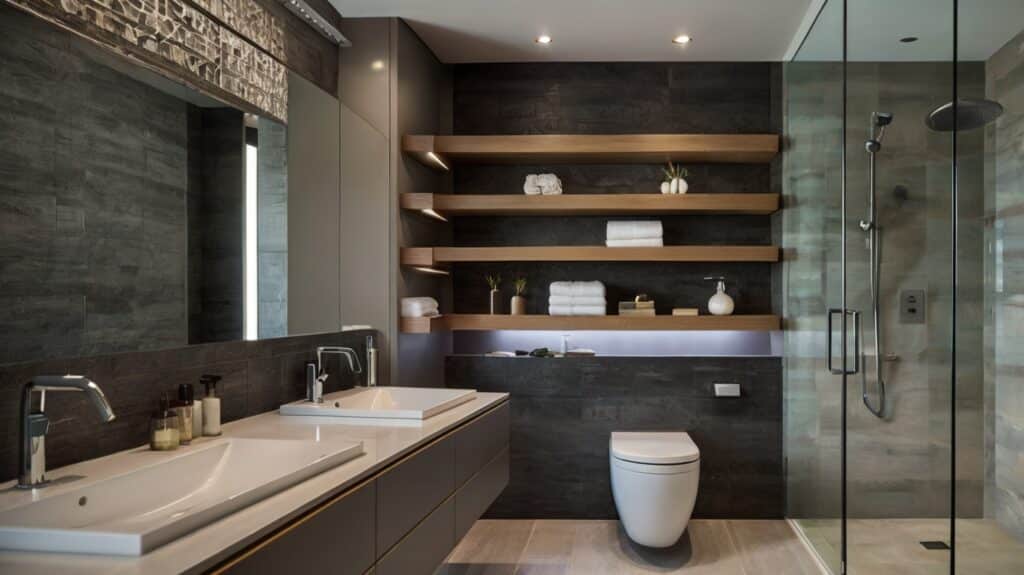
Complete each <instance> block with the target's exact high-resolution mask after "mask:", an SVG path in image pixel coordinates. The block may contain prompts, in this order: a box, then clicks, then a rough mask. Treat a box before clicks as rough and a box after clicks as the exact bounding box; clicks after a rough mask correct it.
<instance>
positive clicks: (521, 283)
mask: <svg viewBox="0 0 1024 575" xmlns="http://www.w3.org/2000/svg"><path fill="white" fill-rule="evenodd" d="M512 285H513V286H514V287H515V288H516V295H519V296H521V295H523V294H524V293H526V278H516V281H514V282H512Z"/></svg>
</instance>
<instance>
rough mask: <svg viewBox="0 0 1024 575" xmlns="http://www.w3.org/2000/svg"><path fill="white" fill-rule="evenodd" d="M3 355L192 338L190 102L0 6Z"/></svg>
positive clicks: (107, 349)
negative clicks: (188, 299)
mask: <svg viewBox="0 0 1024 575" xmlns="http://www.w3.org/2000/svg"><path fill="white" fill-rule="evenodd" d="M0 37H2V38H3V39H4V40H3V41H0V62H2V64H0V363H6V362H10V361H15V360H24V359H26V358H36V357H54V356H72V355H82V354H96V353H111V352H115V351H126V350H134V349H138V348H139V347H140V346H147V347H150V348H159V347H167V346H175V345H184V344H185V343H186V341H187V340H186V337H187V334H186V329H185V317H186V309H185V283H186V282H185V280H186V278H185V273H186V272H185V263H184V262H185V251H186V249H187V248H186V246H187V240H186V237H185V217H186V215H185V194H186V189H187V186H188V181H187V173H186V163H187V153H186V142H187V138H188V134H187V129H186V114H187V108H186V104H185V103H184V102H183V101H181V100H178V99H176V98H174V97H171V96H168V95H166V94H164V93H162V92H160V91H158V90H156V89H154V88H152V87H150V86H147V85H145V84H143V83H141V82H138V81H136V80H133V79H131V78H129V77H127V76H125V75H124V74H121V73H120V72H117V71H115V70H114V69H112V68H110V67H108V66H107V65H106V64H105V63H104V62H105V61H106V58H108V57H109V56H107V55H106V53H104V52H103V51H101V50H100V49H99V48H96V47H95V46H93V45H91V44H89V43H87V42H85V41H83V40H81V39H78V38H76V37H73V36H71V35H70V34H68V33H66V32H63V31H60V30H58V29H56V28H55V27H53V26H51V25H49V24H46V23H44V22H42V21H40V20H38V19H37V18H34V17H32V16H28V15H26V14H24V13H22V12H21V11H19V10H16V9H14V8H10V7H8V6H0Z"/></svg>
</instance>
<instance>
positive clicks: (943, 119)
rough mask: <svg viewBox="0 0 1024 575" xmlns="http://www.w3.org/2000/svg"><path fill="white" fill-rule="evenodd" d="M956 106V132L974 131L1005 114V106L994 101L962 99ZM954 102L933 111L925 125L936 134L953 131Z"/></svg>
mask: <svg viewBox="0 0 1024 575" xmlns="http://www.w3.org/2000/svg"><path fill="white" fill-rule="evenodd" d="M957 102H958V103H957V106H956V130H957V131H960V132H962V131H964V130H973V129H975V128H980V127H982V126H984V125H985V124H988V123H990V122H994V121H995V120H996V118H998V117H999V116H1001V115H1002V114H1003V106H1002V105H1001V104H1000V103H999V102H994V101H992V100H978V99H973V98H960V99H959V100H957ZM953 116H954V114H953V102H946V103H945V104H943V105H941V106H939V107H938V108H935V109H934V110H932V113H931V114H928V117H927V118H925V120H924V123H925V124H927V125H928V127H929V128H931V129H932V130H935V131H936V132H952V131H953V122H954V118H953Z"/></svg>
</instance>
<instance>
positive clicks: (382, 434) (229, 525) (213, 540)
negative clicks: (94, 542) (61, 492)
mask: <svg viewBox="0 0 1024 575" xmlns="http://www.w3.org/2000/svg"><path fill="white" fill-rule="evenodd" d="M507 398H508V394H507V393H478V394H477V395H476V397H475V398H474V399H473V400H471V401H469V402H466V403H463V404H461V405H458V406H456V407H454V408H452V409H450V410H448V411H445V412H443V413H440V414H438V415H436V416H434V417H431V418H430V419H427V420H425V421H423V422H422V423H420V422H416V423H398V424H374V423H371V424H359V423H349V422H347V421H339V420H338V419H337V418H326V417H289V416H282V415H279V414H278V413H277V412H276V411H273V412H268V413H263V414H260V415H256V416H253V417H248V418H246V419H241V420H238V421H234V422H232V423H228V424H225V425H224V427H223V435H222V436H221V437H237V438H262V439H308V440H316V441H321V442H330V443H344V442H350V441H361V442H362V444H363V451H364V453H363V455H362V456H360V457H356V458H355V459H353V460H351V461H348V462H346V463H343V464H341V465H339V466H337V467H334V468H332V469H330V470H328V471H326V472H324V473H321V474H320V475H317V476H315V477H313V478H311V479H308V480H306V481H304V482H302V483H300V484H298V485H296V486H294V487H292V488H290V489H287V490H285V491H282V492H280V493H278V494H276V495H273V496H271V497H268V498H267V499H264V500H262V501H260V502H258V503H256V504H254V505H251V506H249V507H247V508H245V509H243V510H241V511H238V512H236V513H233V514H231V515H228V516H226V517H224V518H223V519H220V520H219V521H216V522H214V523H211V524H209V525H207V526H206V527H203V528H202V529H199V530H197V531H195V532H194V533H192V534H191V535H187V536H185V537H181V538H179V539H177V540H175V541H172V542H171V543H168V544H166V545H164V546H162V547H159V548H157V549H155V550H153V551H151V552H149V553H147V554H146V555H143V556H141V557H115V556H103V555H77V554H60V553H28V552H13V551H0V572H3V573H83V574H93V573H96V574H99V573H104V574H109V573H147V574H149V573H183V572H187V573H194V572H202V571H205V570H208V569H210V568H212V567H214V566H216V565H217V564H219V563H220V562H222V561H223V560H225V559H227V558H228V557H230V556H232V555H234V554H235V553H237V552H238V551H240V550H242V549H244V548H245V547H247V546H248V545H250V544H252V543H253V542H255V541H257V540H258V539H260V538H262V537H263V536H265V535H267V534H268V533H270V532H272V531H274V530H275V529H277V528H278V527H280V526H282V525H284V524H286V523H288V522H289V521H291V520H292V519H294V518H295V517H298V516H300V515H302V514H303V513H304V512H306V511H307V510H309V509H311V508H313V507H315V506H316V505H318V504H319V503H321V502H323V501H326V500H328V499H330V498H331V497H333V496H335V495H337V494H339V493H341V492H343V491H345V490H346V489H348V488H349V487H351V486H353V485H355V484H356V483H358V482H359V481H361V480H363V479H365V478H367V477H369V476H370V475H372V474H374V473H375V472H377V471H379V470H380V469H382V468H384V467H386V466H387V465H389V464H390V463H392V462H394V461H397V460H398V459H399V458H401V457H402V456H403V455H405V454H407V453H409V452H411V451H413V450H415V449H416V448H417V447H419V446H421V445H423V444H425V443H427V442H429V441H431V440H432V439H434V438H436V437H439V436H441V435H443V434H444V433H445V432H447V431H449V430H450V429H452V428H454V427H456V426H458V425H459V424H461V423H463V422H465V421H467V420H469V419H472V418H473V417H474V416H476V415H479V414H480V413H483V412H484V411H486V410H488V409H489V408H492V407H494V406H496V405H498V404H500V403H501V402H503V401H505V400H507ZM219 439H220V438H204V439H201V440H198V441H193V446H190V447H183V448H182V449H190V448H191V447H194V446H196V445H202V444H203V443H204V442H209V441H217V440H219ZM143 454H145V455H146V456H152V455H153V454H152V452H150V451H149V450H148V449H147V448H146V447H140V448H137V449H132V450H128V451H123V452H120V453H115V454H113V455H108V456H106V457H101V458H98V459H93V460H89V461H84V462H82V463H77V464H75V465H69V466H67V467H63V468H60V469H56V470H53V471H50V472H49V473H47V476H48V477H49V478H50V479H51V481H55V482H56V483H58V484H59V483H60V478H62V477H70V476H84V477H86V478H94V479H95V478H101V477H108V476H111V475H115V474H118V473H122V472H124V471H128V470H130V469H133V468H135V467H137V466H139V465H141V462H142V461H151V459H143V458H142V457H140V456H142V455H143ZM268 464H272V463H271V462H268ZM14 483H15V482H14V481H9V482H7V483H5V484H2V485H0V510H3V509H7V508H10V507H14V506H17V505H20V504H24V503H26V502H27V501H29V500H30V499H31V496H32V494H31V492H26V491H19V490H16V489H14V487H13V486H14ZM68 485H70V483H68ZM142 488H144V487H142Z"/></svg>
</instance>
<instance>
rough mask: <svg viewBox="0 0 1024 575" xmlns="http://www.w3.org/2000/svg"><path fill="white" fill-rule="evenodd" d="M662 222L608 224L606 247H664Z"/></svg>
mask: <svg viewBox="0 0 1024 575" xmlns="http://www.w3.org/2000/svg"><path fill="white" fill-rule="evenodd" d="M661 234H662V230H661V222H660V221H629V222H608V229H607V231H606V233H605V236H606V237H605V245H607V246H608V247H610V248H647V247H661V246H662V245H664V244H663V243H662V238H661Z"/></svg>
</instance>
